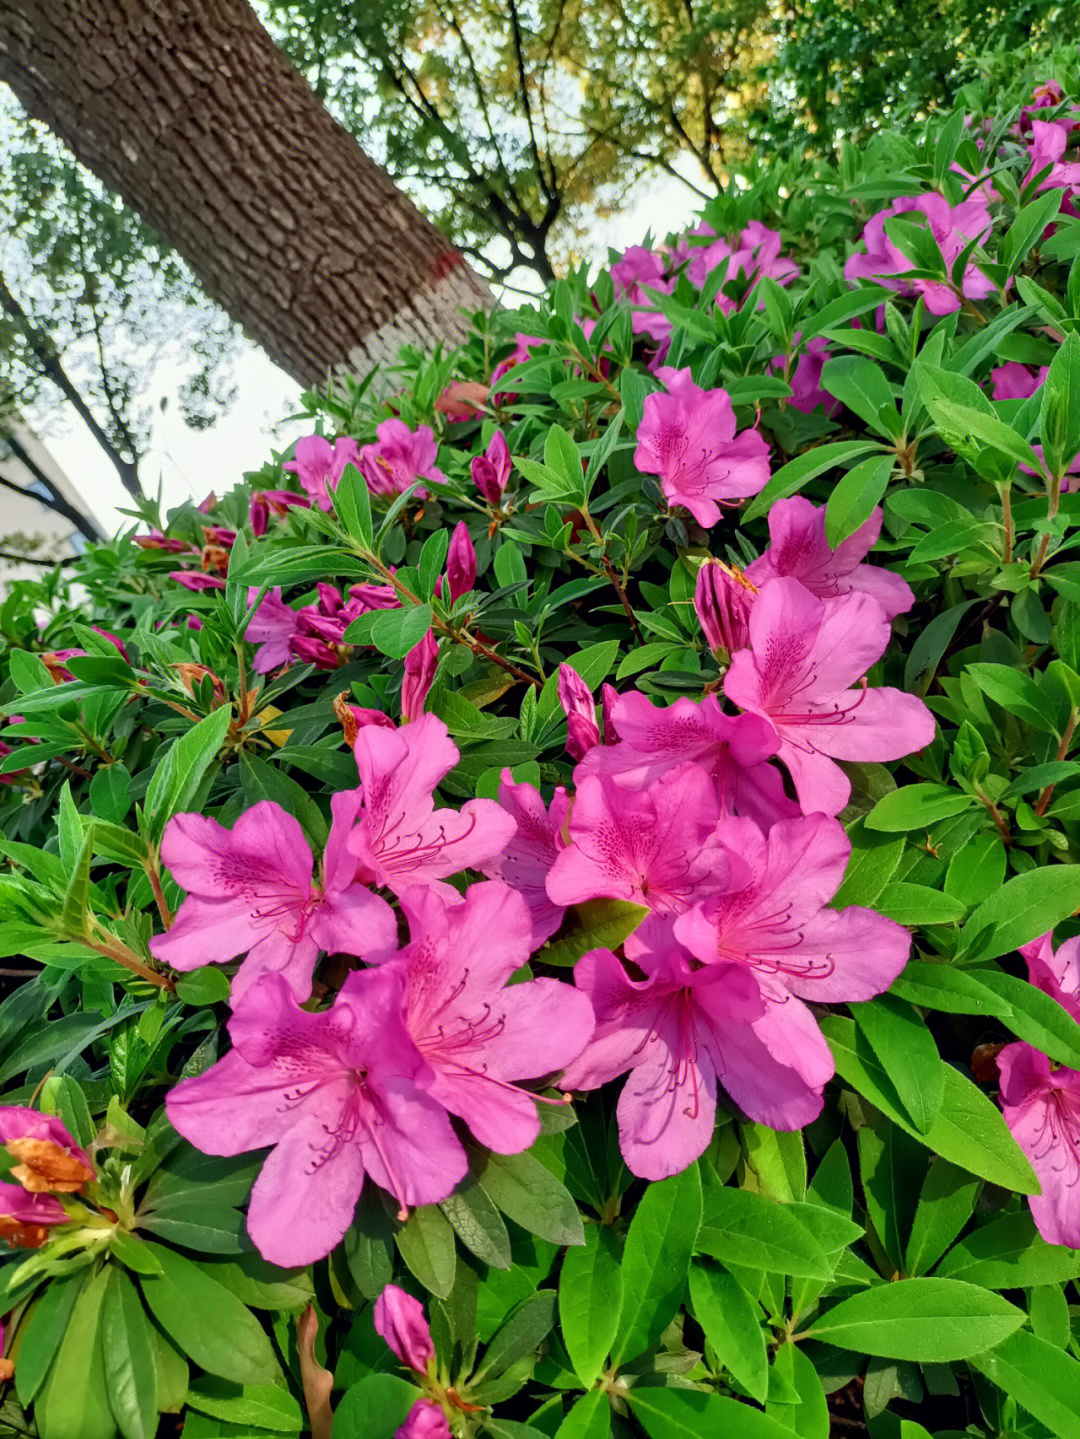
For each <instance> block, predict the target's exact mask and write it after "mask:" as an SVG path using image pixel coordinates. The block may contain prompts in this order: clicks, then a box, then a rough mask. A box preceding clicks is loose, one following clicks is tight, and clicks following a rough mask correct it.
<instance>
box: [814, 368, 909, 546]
mask: <svg viewBox="0 0 1080 1439" xmlns="http://www.w3.org/2000/svg"><path fill="white" fill-rule="evenodd" d="M821 387H822V389H823V390H825V391H826V393H827V394H830V395H832V397H833V398H834V399H836V400H839V401H840V403H841V404H842V405H844V406H845V407H846V408H847V409H849V410H850V411H851V412H852V414H854V415H858V417H859V419H860V420H862V421H863V423H864V424H865V425H866V426H867V427H868V428H869V429H871V430H873V431H874V432H875V433H876V434H879V435H883V436H884V437H885V438H886V439H895V438H896V436H897V435H899V433H900V417H899V415H897V413H896V401H895V399H894V398H893V392H892V387H891V386H890V384H889V382H888V380H887V379H886V378H885V374H884V371H882V370H880V369H879V368H878V367H877V365H875V364H874V362H873V360H867V359H864V358H863V357H862V356H861V355H841V356H839V357H838V358H837V359H834V360H826V362H825V365H824V367H823V369H822V372H821ZM890 417H891V418H890ZM888 458H889V468H890V470H891V468H892V465H893V464H894V462H895V457H894V456H892V455H890V456H889V457H888ZM873 463H875V464H880V463H881V461H878V460H875V461H874V462H873ZM848 478H850V476H849V477H848ZM843 483H844V481H841V484H843ZM882 493H884V487H883V489H882ZM879 498H880V496H879ZM874 503H875V504H876V503H877V501H876V500H875V501H874ZM873 507H874V506H873V505H871V506H870V509H873ZM867 514H869V510H868V511H867ZM860 523H861V522H860ZM827 524H828V516H827V514H826V525H827ZM855 528H856V529H857V528H858V526H855ZM848 533H849V534H850V533H851V531H850V530H849V531H848ZM829 544H830V545H836V544H837V541H836V540H833V539H830V540H829Z"/></svg>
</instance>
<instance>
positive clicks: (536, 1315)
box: [474, 1289, 555, 1383]
mask: <svg viewBox="0 0 1080 1439" xmlns="http://www.w3.org/2000/svg"><path fill="white" fill-rule="evenodd" d="M554 1323H555V1291H554V1290H552V1289H538V1290H537V1291H536V1293H535V1294H530V1295H528V1297H527V1298H525V1299H523V1300H522V1301H521V1303H520V1304H516V1305H515V1306H514V1308H513V1309H511V1311H510V1313H509V1314H508V1315H507V1317H506V1318H505V1319H504V1320H503V1322H502V1323H501V1324H500V1325H499V1328H498V1329H497V1330H496V1332H495V1334H494V1335H493V1336H492V1339H491V1343H490V1344H489V1345H488V1347H487V1349H486V1350H485V1351H484V1357H483V1359H482V1360H481V1362H480V1364H479V1365H478V1366H477V1369H476V1372H475V1375H474V1379H475V1380H476V1382H477V1383H479V1382H481V1381H482V1380H484V1379H495V1378H497V1377H498V1376H499V1375H500V1374H505V1372H506V1371H507V1370H508V1369H509V1368H510V1366H511V1365H513V1364H517V1363H518V1362H519V1361H520V1360H522V1359H524V1358H525V1357H526V1356H527V1355H534V1356H535V1353H536V1351H537V1349H539V1347H540V1345H541V1343H542V1342H543V1340H544V1339H545V1338H546V1337H547V1335H548V1334H549V1333H550V1332H551V1326H552V1325H553V1324H554Z"/></svg>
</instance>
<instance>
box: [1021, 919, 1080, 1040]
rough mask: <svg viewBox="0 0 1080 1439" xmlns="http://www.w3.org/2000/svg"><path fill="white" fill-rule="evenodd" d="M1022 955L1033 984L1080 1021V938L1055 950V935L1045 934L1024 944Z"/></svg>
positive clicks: (1070, 940)
mask: <svg viewBox="0 0 1080 1439" xmlns="http://www.w3.org/2000/svg"><path fill="white" fill-rule="evenodd" d="M1020 953H1021V954H1022V955H1023V957H1024V959H1025V960H1026V961H1027V968H1028V979H1030V980H1031V983H1032V984H1033V985H1035V986H1036V988H1038V989H1041V990H1042V992H1043V993H1044V994H1048V995H1049V996H1050V998H1051V999H1056V1000H1057V1002H1058V1004H1060V1005H1061V1007H1062V1008H1063V1009H1067V1010H1068V1011H1069V1013H1070V1014H1071V1015H1072V1017H1073V1019H1075V1020H1078V1021H1080V938H1077V939H1067V940H1066V941H1065V942H1064V944H1062V945H1061V946H1060V947H1059V948H1058V949H1057V950H1055V949H1054V937H1053V935H1052V934H1044V935H1041V936H1040V937H1039V938H1038V939H1033V940H1032V941H1031V943H1030V944H1022V945H1021V946H1020Z"/></svg>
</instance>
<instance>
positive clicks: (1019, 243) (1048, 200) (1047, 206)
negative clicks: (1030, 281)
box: [997, 190, 1064, 275]
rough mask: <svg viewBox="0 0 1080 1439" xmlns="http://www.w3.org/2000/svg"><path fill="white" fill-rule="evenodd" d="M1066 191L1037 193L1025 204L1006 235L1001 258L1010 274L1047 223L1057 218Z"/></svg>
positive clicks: (1000, 260) (1018, 265)
mask: <svg viewBox="0 0 1080 1439" xmlns="http://www.w3.org/2000/svg"><path fill="white" fill-rule="evenodd" d="M1063 193H1064V192H1063V191H1061V190H1046V191H1044V192H1043V194H1041V195H1037V196H1036V197H1035V199H1034V200H1030V201H1029V202H1028V203H1027V204H1026V205H1025V206H1024V208H1023V209H1022V210H1021V211H1020V212H1019V213H1018V214H1017V216H1016V218H1015V219H1014V220H1013V222H1012V224H1011V225H1010V226H1009V228H1008V229H1007V230H1006V231H1005V233H1004V235H1002V237H1001V244H1000V245H999V246H998V254H997V258H998V263H999V264H1001V265H1004V266H1005V269H1006V271H1007V272H1008V274H1010V275H1015V274H1016V272H1017V270H1019V268H1020V266H1021V265H1022V264H1023V263H1024V259H1025V257H1026V256H1027V253H1028V251H1029V250H1030V249H1031V247H1032V246H1033V245H1034V244H1036V243H1037V242H1038V240H1039V239H1040V237H1041V236H1042V234H1043V232H1044V230H1045V229H1046V227H1047V225H1049V224H1050V223H1051V222H1052V221H1053V220H1054V217H1055V216H1056V215H1057V213H1058V211H1059V210H1060V209H1061V200H1062V195H1063Z"/></svg>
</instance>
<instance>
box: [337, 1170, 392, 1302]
mask: <svg viewBox="0 0 1080 1439" xmlns="http://www.w3.org/2000/svg"><path fill="white" fill-rule="evenodd" d="M345 1262H346V1264H347V1265H348V1266H349V1273H350V1274H351V1275H352V1277H353V1279H354V1280H355V1282H356V1287H357V1288H358V1289H359V1290H360V1293H361V1294H362V1295H363V1296H364V1298H365V1299H378V1297H379V1295H380V1294H381V1293H382V1292H383V1290H384V1289H385V1288H386V1286H387V1285H388V1284H389V1283H390V1281H391V1280H392V1279H393V1277H394V1227H393V1224H392V1222H391V1219H390V1216H389V1215H388V1214H387V1212H386V1209H385V1208H384V1206H383V1204H382V1202H381V1200H379V1199H378V1198H377V1197H376V1195H375V1194H374V1192H373V1191H372V1189H371V1186H370V1185H365V1186H364V1189H363V1191H362V1192H361V1195H360V1203H359V1205H358V1206H357V1210H356V1219H355V1221H354V1223H353V1227H352V1228H351V1229H350V1230H349V1232H348V1233H347V1234H346V1236H345Z"/></svg>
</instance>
